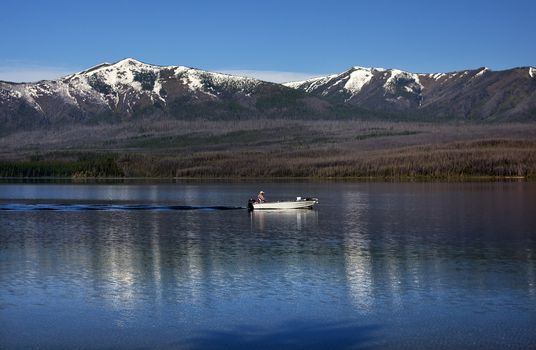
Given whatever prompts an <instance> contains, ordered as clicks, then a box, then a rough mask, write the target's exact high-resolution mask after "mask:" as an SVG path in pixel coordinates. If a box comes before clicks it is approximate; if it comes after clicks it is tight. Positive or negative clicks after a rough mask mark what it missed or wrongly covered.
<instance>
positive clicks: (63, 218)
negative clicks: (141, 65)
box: [0, 181, 536, 349]
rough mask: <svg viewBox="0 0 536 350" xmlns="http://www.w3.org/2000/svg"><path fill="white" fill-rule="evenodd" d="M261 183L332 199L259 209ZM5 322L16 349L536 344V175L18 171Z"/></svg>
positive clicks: (3, 342) (6, 193)
mask: <svg viewBox="0 0 536 350" xmlns="http://www.w3.org/2000/svg"><path fill="white" fill-rule="evenodd" d="M261 189H262V190H264V191H265V192H266V196H267V199H269V200H282V199H287V198H293V197H296V196H313V197H317V198H319V200H320V203H319V205H318V206H317V207H316V208H315V209H313V210H290V211H281V212H272V211H270V212H261V211H258V212H255V211H254V212H248V211H247V210H246V209H243V208H244V207H245V206H246V202H247V199H249V198H250V197H254V196H256V193H258V191H259V190H261ZM237 207H238V208H237ZM0 325H1V326H0V348H2V349H12V348H37V347H39V348H41V349H60V348H80V349H93V348H114V349H115V348H117V349H121V348H164V349H175V348H180V349H287V348H303V349H356V348H357V349H361V348H378V349H430V348H434V349H452V348H464V349H470V348H473V349H482V348H486V349H505V348H511V349H524V348H525V349H529V348H536V183H530V182H528V183H527V182H497V183H353V182H300V181H296V182H264V183H262V182H196V181H191V182H188V181H185V182H178V183H164V182H162V183H150V182H147V183H104V184H73V183H36V184H34V183H2V184H0Z"/></svg>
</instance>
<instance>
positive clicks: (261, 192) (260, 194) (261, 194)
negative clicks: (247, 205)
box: [257, 191, 266, 203]
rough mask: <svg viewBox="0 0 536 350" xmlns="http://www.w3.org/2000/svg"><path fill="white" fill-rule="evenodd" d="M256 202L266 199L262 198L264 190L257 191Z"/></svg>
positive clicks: (262, 201)
mask: <svg viewBox="0 0 536 350" xmlns="http://www.w3.org/2000/svg"><path fill="white" fill-rule="evenodd" d="M257 202H258V203H264V202H266V199H265V198H264V191H260V192H259V195H258V196H257Z"/></svg>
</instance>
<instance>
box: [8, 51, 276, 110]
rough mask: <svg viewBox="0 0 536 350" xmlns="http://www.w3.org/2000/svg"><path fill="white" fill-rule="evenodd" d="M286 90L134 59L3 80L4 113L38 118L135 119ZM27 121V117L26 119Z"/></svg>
mask: <svg viewBox="0 0 536 350" xmlns="http://www.w3.org/2000/svg"><path fill="white" fill-rule="evenodd" d="M269 87H271V88H276V89H281V87H280V86H278V85H276V84H271V83H267V82H262V81H259V80H255V79H251V78H245V77H237V76H231V75H226V74H220V73H212V72H207V71H203V70H199V69H194V68H188V67H183V66H155V65H150V64H145V63H142V62H140V61H137V60H135V59H131V58H128V59H124V60H122V61H119V62H117V63H115V64H109V63H105V64H101V65H98V66H95V67H93V68H90V69H87V70H85V71H82V72H79V73H76V74H72V75H69V76H66V77H64V78H61V79H58V80H53V81H40V82H37V83H8V82H0V99H1V101H2V105H1V107H2V108H1V109H2V111H0V115H2V114H4V115H6V114H19V113H17V112H20V111H21V110H22V111H23V113H22V114H26V115H39V116H43V117H45V118H47V119H65V118H73V119H84V118H88V117H91V116H92V115H95V114H110V115H111V114H114V115H118V116H126V115H132V114H135V113H137V112H139V111H140V109H144V108H148V107H158V108H160V109H163V108H168V107H169V106H168V104H169V103H174V102H176V100H177V99H181V101H182V103H183V104H187V103H195V102H200V101H201V102H209V101H220V100H221V99H223V98H230V97H232V98H233V99H236V100H239V101H242V102H243V103H244V104H247V100H248V99H249V97H250V96H251V94H253V93H258V90H259V89H262V88H269ZM21 117H24V116H21Z"/></svg>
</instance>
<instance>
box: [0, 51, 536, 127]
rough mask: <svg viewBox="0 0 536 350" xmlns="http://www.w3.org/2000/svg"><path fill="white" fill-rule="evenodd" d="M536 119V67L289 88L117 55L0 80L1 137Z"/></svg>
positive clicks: (354, 77) (380, 76) (358, 75)
mask: <svg viewBox="0 0 536 350" xmlns="http://www.w3.org/2000/svg"><path fill="white" fill-rule="evenodd" d="M370 114H373V115H374V117H376V118H378V117H382V116H388V117H389V118H393V117H397V118H401V119H405V118H413V117H417V118H421V119H422V118H426V119H429V120H437V119H445V118H457V119H464V118H471V119H480V120H488V119H502V120H519V119H532V120H536V69H535V68H533V67H527V68H514V69H509V70H505V71H497V72H494V71H491V70H489V69H487V68H480V69H475V70H466V71H461V72H451V73H435V74H417V73H411V72H405V71H401V70H397V69H383V68H364V67H353V68H351V69H349V70H348V71H346V72H343V73H341V74H334V75H329V76H325V77H319V78H314V79H309V80H305V81H301V82H291V83H286V84H275V83H269V82H265V81H261V80H257V79H253V78H246V77H239V76H233V75H227V74H221V73H214V72H208V71H204V70H199V69H194V68H189V67H184V66H156V65H151V64H146V63H143V62H140V61H137V60H135V59H132V58H128V59H124V60H121V61H119V62H116V63H114V64H110V63H104V64H101V65H98V66H95V67H92V68H90V69H87V70H84V71H82V72H79V73H76V74H72V75H69V76H66V77H63V78H60V79H57V80H50V81H39V82H36V83H11V82H0V125H2V128H1V129H0V134H2V133H5V132H7V131H9V130H11V129H20V128H27V127H39V126H41V125H55V124H57V123H69V122H77V123H80V122H81V123H93V122H116V121H128V120H131V119H136V118H175V119H187V118H188V119H190V118H208V119H236V118H256V117H268V118H272V117H273V118H302V119H306V118H313V117H314V118H319V117H320V118H322V117H328V118H333V117H339V118H346V117H367V116H369V115H370Z"/></svg>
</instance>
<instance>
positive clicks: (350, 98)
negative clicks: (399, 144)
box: [285, 67, 536, 120]
mask: <svg viewBox="0 0 536 350" xmlns="http://www.w3.org/2000/svg"><path fill="white" fill-rule="evenodd" d="M285 85H286V86H288V87H291V88H294V89H298V90H301V91H304V92H307V93H309V94H313V95H315V96H321V97H325V98H328V99H330V100H331V101H337V102H342V103H344V104H347V105H353V106H359V107H362V108H366V109H369V110H374V111H389V112H395V113H400V114H401V115H415V116H421V117H426V118H429V119H431V120H434V119H440V118H441V119H445V118H456V119H478V120H494V119H500V120H509V119H510V120H512V119H517V120H519V119H532V120H535V119H536V69H535V68H533V67H524V68H514V69H509V70H504V71H492V70H490V69H488V68H479V69H474V70H465V71H460V72H451V73H435V74H417V73H410V72H405V71H401V70H397V69H383V68H364V67H353V68H351V69H349V70H348V71H346V72H343V73H341V74H334V75H329V76H325V77H318V78H313V79H309V80H305V81H299V82H290V83H286V84H285Z"/></svg>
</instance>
